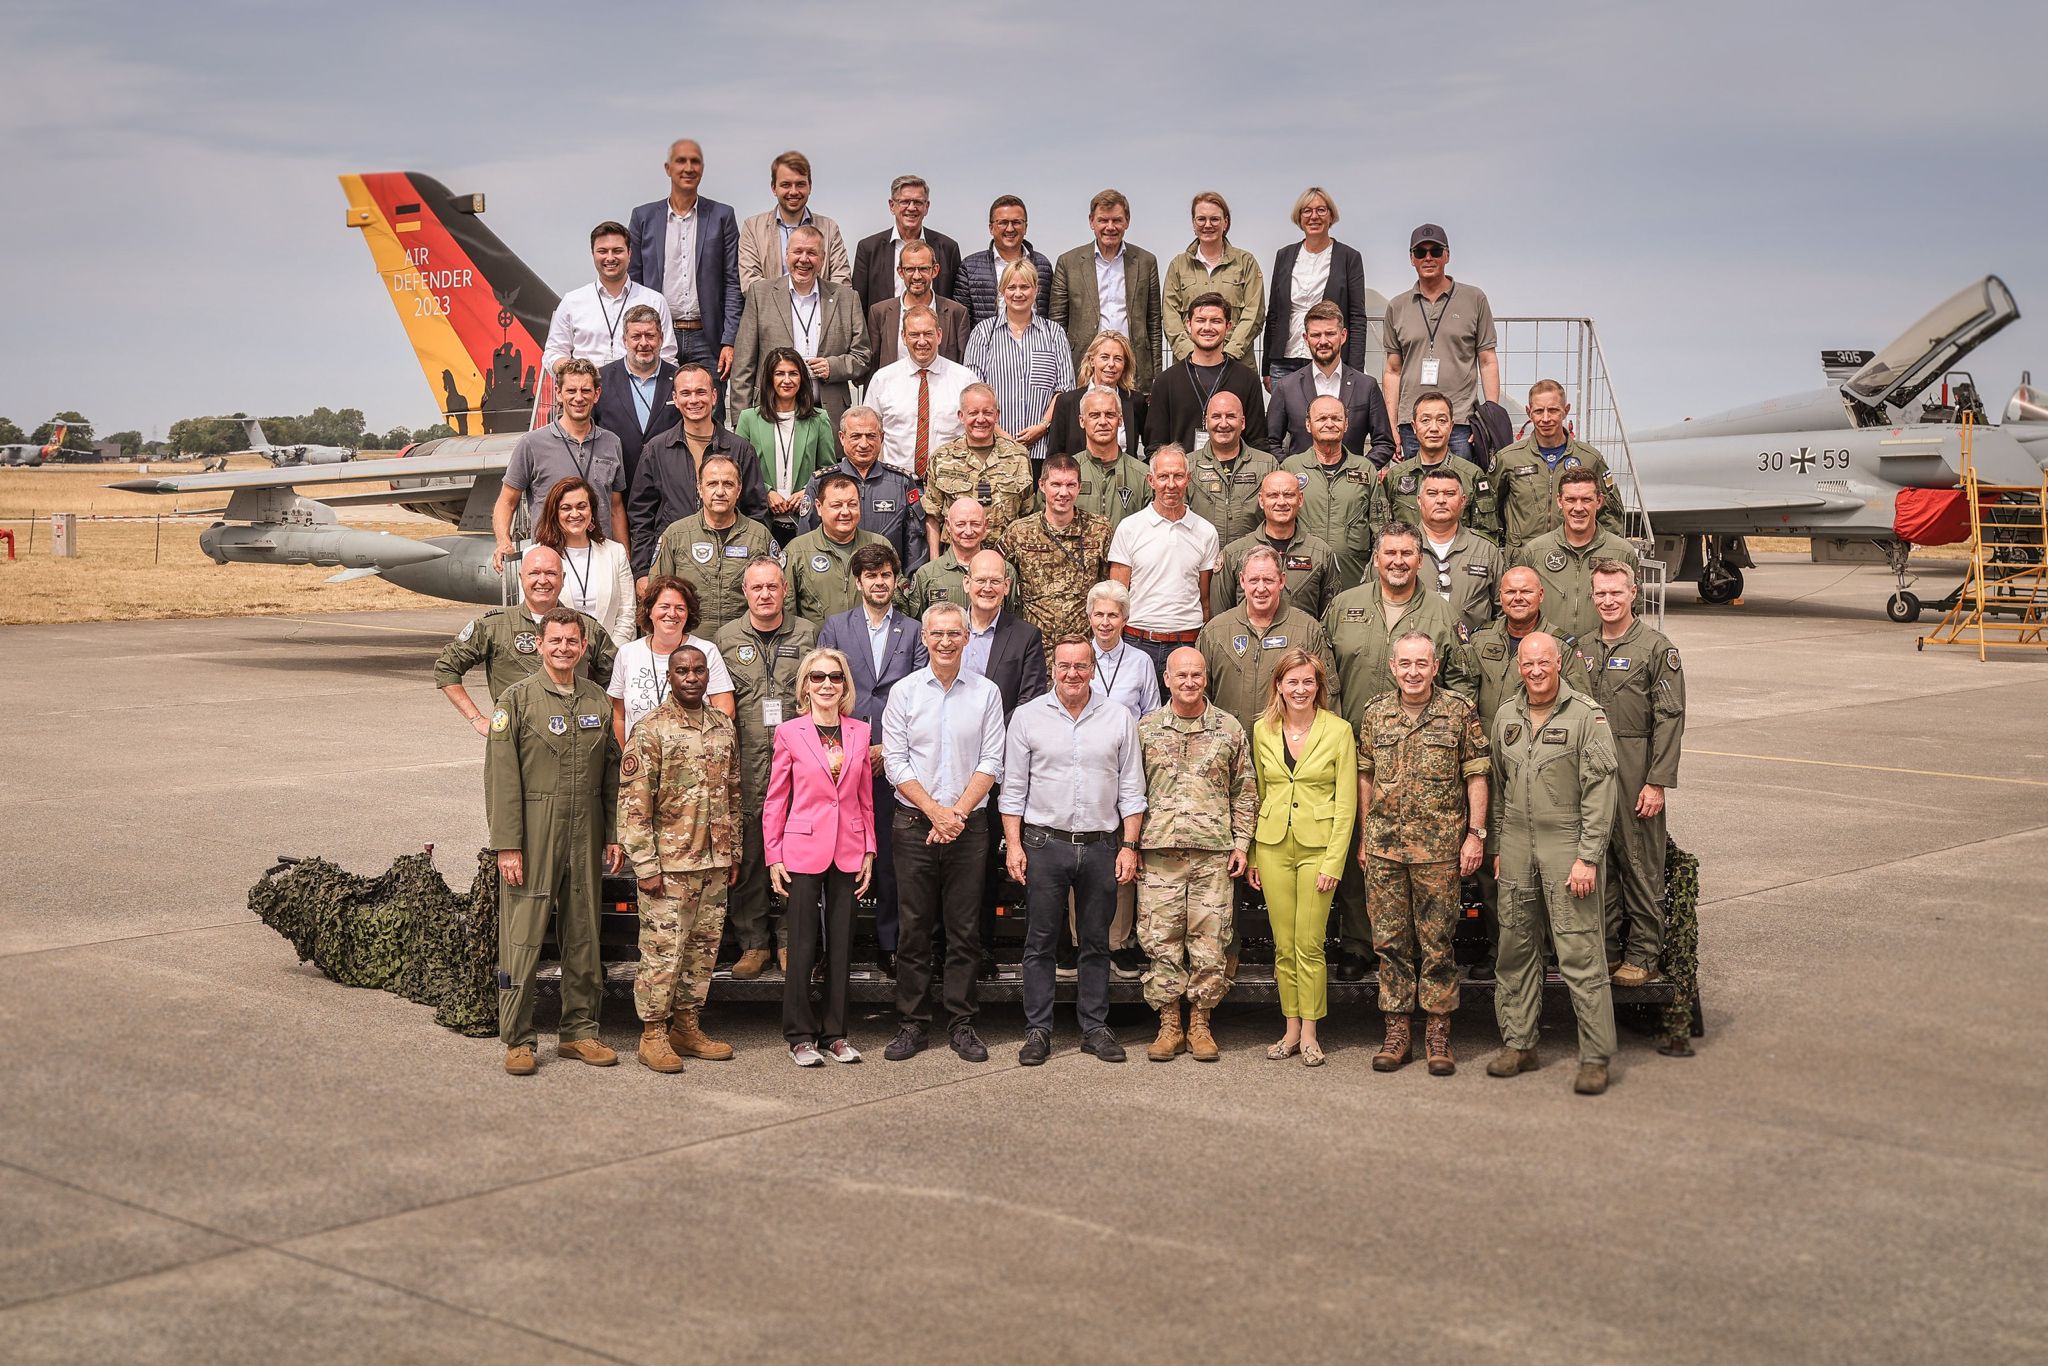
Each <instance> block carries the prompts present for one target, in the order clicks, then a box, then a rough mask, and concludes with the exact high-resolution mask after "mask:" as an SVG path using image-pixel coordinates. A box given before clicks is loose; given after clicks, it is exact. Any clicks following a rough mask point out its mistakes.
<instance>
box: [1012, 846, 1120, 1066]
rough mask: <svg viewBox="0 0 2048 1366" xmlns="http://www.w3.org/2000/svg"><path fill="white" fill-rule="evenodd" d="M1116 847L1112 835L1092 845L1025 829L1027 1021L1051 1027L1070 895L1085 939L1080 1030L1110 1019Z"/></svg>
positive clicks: (1076, 1009)
mask: <svg viewBox="0 0 2048 1366" xmlns="http://www.w3.org/2000/svg"><path fill="white" fill-rule="evenodd" d="M1116 851H1117V842H1116V839H1115V838H1114V837H1113V836H1112V837H1110V838H1107V839H1100V840H1096V841H1094V842H1093V843H1091V844H1069V843H1067V842H1065V841H1064V840H1059V839H1051V838H1048V837H1046V836H1045V835H1042V834H1036V833H1034V832H1033V831H1032V829H1031V827H1029V826H1026V827H1025V829H1024V861H1025V885H1026V887H1027V889H1028V892H1027V897H1026V910H1025V916H1026V919H1025V922H1024V1023H1025V1025H1026V1026H1027V1027H1029V1028H1031V1029H1043V1030H1045V1031H1046V1032H1048V1033H1050V1032H1051V1031H1052V998H1053V983H1054V981H1055V976H1054V958H1053V950H1054V946H1055V945H1056V944H1058V942H1059V938H1060V931H1061V929H1062V928H1064V927H1065V925H1066V923H1067V899H1068V897H1069V896H1070V895H1071V896H1072V898H1073V904H1074V921H1075V926H1076V929H1077V932H1078V934H1077V937H1078V938H1079V940H1080V945H1079V947H1080V973H1079V979H1080V980H1079V991H1078V992H1077V996H1078V999H1077V1000H1076V1002H1075V1005H1074V1014H1075V1015H1076V1017H1077V1018H1078V1019H1079V1021H1080V1024H1081V1032H1082V1033H1083V1034H1086V1033H1088V1032H1089V1031H1090V1030H1095V1029H1100V1028H1102V1027H1103V1026H1104V1025H1106V1024H1108V1023H1109V922H1110V919H1111V917H1113V916H1114V915H1115V914H1116Z"/></svg>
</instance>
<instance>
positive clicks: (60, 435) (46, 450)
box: [41, 422, 71, 460]
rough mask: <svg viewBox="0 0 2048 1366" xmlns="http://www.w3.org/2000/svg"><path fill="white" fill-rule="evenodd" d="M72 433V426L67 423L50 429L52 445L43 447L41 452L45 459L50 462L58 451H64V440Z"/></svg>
mask: <svg viewBox="0 0 2048 1366" xmlns="http://www.w3.org/2000/svg"><path fill="white" fill-rule="evenodd" d="M70 431H71V424H69V423H67V422H59V423H58V424H57V425H56V426H54V427H52V428H50V444H49V445H47V446H45V447H43V449H42V451H41V455H42V457H43V459H45V460H48V459H49V458H51V457H52V456H54V455H56V454H57V452H58V451H61V450H63V449H64V438H65V436H66V435H67V434H68V433H69V432H70Z"/></svg>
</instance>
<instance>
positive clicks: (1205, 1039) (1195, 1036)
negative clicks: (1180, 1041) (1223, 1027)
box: [1188, 1005, 1223, 1062]
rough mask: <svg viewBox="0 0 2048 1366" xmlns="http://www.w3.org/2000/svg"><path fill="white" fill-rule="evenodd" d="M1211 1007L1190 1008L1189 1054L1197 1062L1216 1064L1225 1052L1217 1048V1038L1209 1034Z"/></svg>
mask: <svg viewBox="0 0 2048 1366" xmlns="http://www.w3.org/2000/svg"><path fill="white" fill-rule="evenodd" d="M1209 1009H1210V1008H1209V1007H1208V1006H1193V1005H1191V1006H1189V1007H1188V1052H1189V1053H1191V1054H1193V1055H1194V1059H1195V1061H1196V1062H1214V1061H1216V1059H1218V1058H1220V1057H1222V1056H1223V1050H1222V1049H1220V1048H1218V1047H1217V1046H1216V1036H1215V1035H1214V1034H1211V1033H1210V1032H1209Z"/></svg>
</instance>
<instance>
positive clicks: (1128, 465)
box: [1010, 450, 1152, 587]
mask: <svg viewBox="0 0 2048 1366" xmlns="http://www.w3.org/2000/svg"><path fill="white" fill-rule="evenodd" d="M1074 463H1075V464H1077V465H1079V466H1080V467H1081V496H1080V497H1078V498H1076V499H1075V500H1074V506H1075V508H1077V509H1078V510H1080V511H1082V512H1092V513H1094V514H1095V515H1096V516H1097V517H1100V518H1101V519H1102V520H1103V521H1105V522H1107V523H1109V531H1110V534H1111V535H1112V536H1113V535H1115V534H1116V527H1117V523H1119V522H1121V521H1123V519H1124V518H1126V517H1128V516H1130V515H1131V514H1132V513H1134V512H1137V511H1138V510H1140V509H1141V508H1143V507H1145V506H1146V505H1147V504H1149V503H1150V502H1151V501H1152V486H1151V484H1149V483H1147V482H1146V478H1145V476H1146V475H1147V474H1148V473H1149V468H1148V467H1147V466H1146V464H1145V463H1144V462H1143V461H1142V460H1136V459H1133V458H1132V457H1130V456H1128V455H1125V454H1123V453H1122V452H1121V451H1119V452H1118V453H1117V457H1116V461H1115V463H1114V464H1109V465H1105V464H1103V463H1101V462H1100V461H1098V460H1097V459H1096V458H1095V457H1094V456H1092V455H1090V454H1088V452H1087V451H1085V450H1083V451H1076V452H1075V453H1074ZM1039 501H1040V502H1041V503H1043V502H1044V499H1043V498H1041V499H1040V500H1039ZM1018 520H1020V521H1021V520H1022V519H1021V518H1019V519H1018ZM1010 525H1011V526H1015V525H1016V522H1012V523H1011V524H1010ZM1089 586H1090V587H1093V586H1094V585H1093V584H1091V585H1089Z"/></svg>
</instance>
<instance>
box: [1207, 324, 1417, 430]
mask: <svg viewBox="0 0 2048 1366" xmlns="http://www.w3.org/2000/svg"><path fill="white" fill-rule="evenodd" d="M1431 335H1432V336H1434V335H1435V334H1434V333H1432V334H1431ZM1229 370H1230V357H1228V356H1225V357H1224V358H1223V363H1222V364H1221V365H1219V366H1217V367H1216V382H1215V383H1214V384H1212V385H1210V386H1209V391H1208V392H1207V393H1203V392H1202V381H1201V379H1200V377H1199V376H1197V375H1196V373H1195V363H1194V362H1193V361H1192V360H1190V361H1189V362H1188V384H1189V385H1190V386H1192V387H1193V389H1194V391H1195V396H1196V397H1197V398H1199V399H1201V400H1202V412H1203V413H1204V414H1206V413H1208V411H1209V400H1210V399H1212V398H1214V397H1216V391H1217V390H1218V389H1221V388H1222V387H1223V376H1224V375H1225V374H1227V373H1229Z"/></svg>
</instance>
